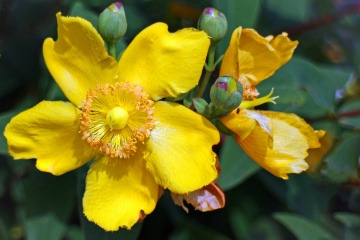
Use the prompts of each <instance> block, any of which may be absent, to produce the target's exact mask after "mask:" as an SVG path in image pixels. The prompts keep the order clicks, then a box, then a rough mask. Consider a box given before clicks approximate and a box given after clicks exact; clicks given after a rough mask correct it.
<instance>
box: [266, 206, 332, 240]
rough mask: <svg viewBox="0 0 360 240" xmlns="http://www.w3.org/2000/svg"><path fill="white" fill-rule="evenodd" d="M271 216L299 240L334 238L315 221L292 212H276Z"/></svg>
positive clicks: (330, 239)
mask: <svg viewBox="0 0 360 240" xmlns="http://www.w3.org/2000/svg"><path fill="white" fill-rule="evenodd" d="M273 218H274V219H276V220H277V221H279V222H280V223H281V224H283V225H284V226H285V227H286V228H287V229H288V230H289V231H290V232H291V233H292V234H294V236H295V237H296V238H297V239H299V240H309V239H311V240H325V239H327V240H332V239H334V240H335V237H333V236H332V235H331V234H330V233H329V232H328V231H327V230H326V229H324V228H323V227H322V226H320V225H319V224H318V223H317V222H314V221H312V220H310V219H307V218H304V217H302V216H300V215H297V214H294V213H286V212H278V213H275V214H274V215H273Z"/></svg>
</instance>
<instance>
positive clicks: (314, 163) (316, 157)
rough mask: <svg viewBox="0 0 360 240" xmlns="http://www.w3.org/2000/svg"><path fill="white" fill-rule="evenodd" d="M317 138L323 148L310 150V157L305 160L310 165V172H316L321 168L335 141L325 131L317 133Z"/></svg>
mask: <svg viewBox="0 0 360 240" xmlns="http://www.w3.org/2000/svg"><path fill="white" fill-rule="evenodd" d="M315 133H316V136H317V137H318V139H319V142H320V144H321V147H318V148H312V149H309V151H308V153H309V156H307V158H306V159H305V161H306V162H307V163H308V164H309V171H310V172H316V170H318V168H319V166H320V165H321V162H322V161H321V160H322V159H323V157H324V156H325V155H326V153H327V152H328V150H329V149H330V148H331V146H332V144H333V139H332V137H331V136H329V135H328V134H327V133H326V132H325V131H323V130H320V131H315Z"/></svg>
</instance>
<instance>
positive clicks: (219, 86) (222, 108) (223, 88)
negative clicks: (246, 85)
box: [210, 76, 243, 117]
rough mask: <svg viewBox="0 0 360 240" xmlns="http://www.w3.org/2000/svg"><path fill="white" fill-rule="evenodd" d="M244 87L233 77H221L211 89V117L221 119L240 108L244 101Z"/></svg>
mask: <svg viewBox="0 0 360 240" xmlns="http://www.w3.org/2000/svg"><path fill="white" fill-rule="evenodd" d="M242 92H243V89H242V85H241V83H239V82H238V81H236V79H235V78H233V77H231V76H223V77H219V78H218V79H217V80H216V81H215V83H214V84H213V85H212V87H211V89H210V99H211V103H210V105H211V112H212V113H211V115H212V116H213V117H219V116H224V115H227V114H229V113H230V112H231V111H233V110H234V109H236V108H237V107H239V105H240V103H241V100H242Z"/></svg>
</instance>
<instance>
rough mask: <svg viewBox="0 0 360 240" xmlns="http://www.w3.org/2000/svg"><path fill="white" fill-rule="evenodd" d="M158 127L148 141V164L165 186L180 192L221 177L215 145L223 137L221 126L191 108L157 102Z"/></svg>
mask: <svg viewBox="0 0 360 240" xmlns="http://www.w3.org/2000/svg"><path fill="white" fill-rule="evenodd" d="M154 116H155V118H156V122H155V128H154V129H153V130H152V131H151V135H150V138H149V141H148V142H147V143H146V148H147V155H145V159H146V160H147V165H146V167H147V168H148V169H149V170H150V171H151V173H152V174H153V176H154V177H155V180H156V182H157V183H158V184H159V185H161V186H162V187H164V188H168V189H169V190H170V191H172V192H174V193H178V194H183V193H188V192H192V191H195V190H197V189H200V188H202V187H203V186H205V185H207V184H209V183H210V182H212V181H213V180H214V179H215V178H216V177H217V170H216V166H215V164H216V155H215V153H214V152H213V151H212V146H213V145H214V144H217V143H218V142H219V140H220V136H219V132H218V131H217V129H216V128H215V127H214V126H213V125H212V124H211V123H210V122H209V121H208V120H207V119H205V118H204V117H202V116H201V115H199V114H196V113H194V112H193V111H191V110H189V109H188V108H186V107H184V106H182V105H179V104H175V103H168V102H156V103H155V112H154Z"/></svg>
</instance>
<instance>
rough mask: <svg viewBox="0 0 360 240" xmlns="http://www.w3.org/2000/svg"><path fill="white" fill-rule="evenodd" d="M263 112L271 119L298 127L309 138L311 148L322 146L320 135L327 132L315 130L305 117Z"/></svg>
mask: <svg viewBox="0 0 360 240" xmlns="http://www.w3.org/2000/svg"><path fill="white" fill-rule="evenodd" d="M261 114H262V115H264V116H267V117H268V118H271V119H274V118H276V119H279V120H281V121H285V122H287V123H288V124H290V125H291V126H293V127H295V128H297V129H298V130H299V131H300V132H301V133H302V134H303V135H304V136H305V138H306V139H307V142H308V145H309V148H319V147H320V146H321V144H320V142H319V138H321V137H320V136H321V135H323V134H325V132H324V131H321V132H319V131H315V130H314V129H313V128H312V127H311V126H310V125H309V124H308V123H307V122H305V120H304V119H302V118H301V117H299V116H297V115H296V114H292V113H283V112H272V111H261Z"/></svg>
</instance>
